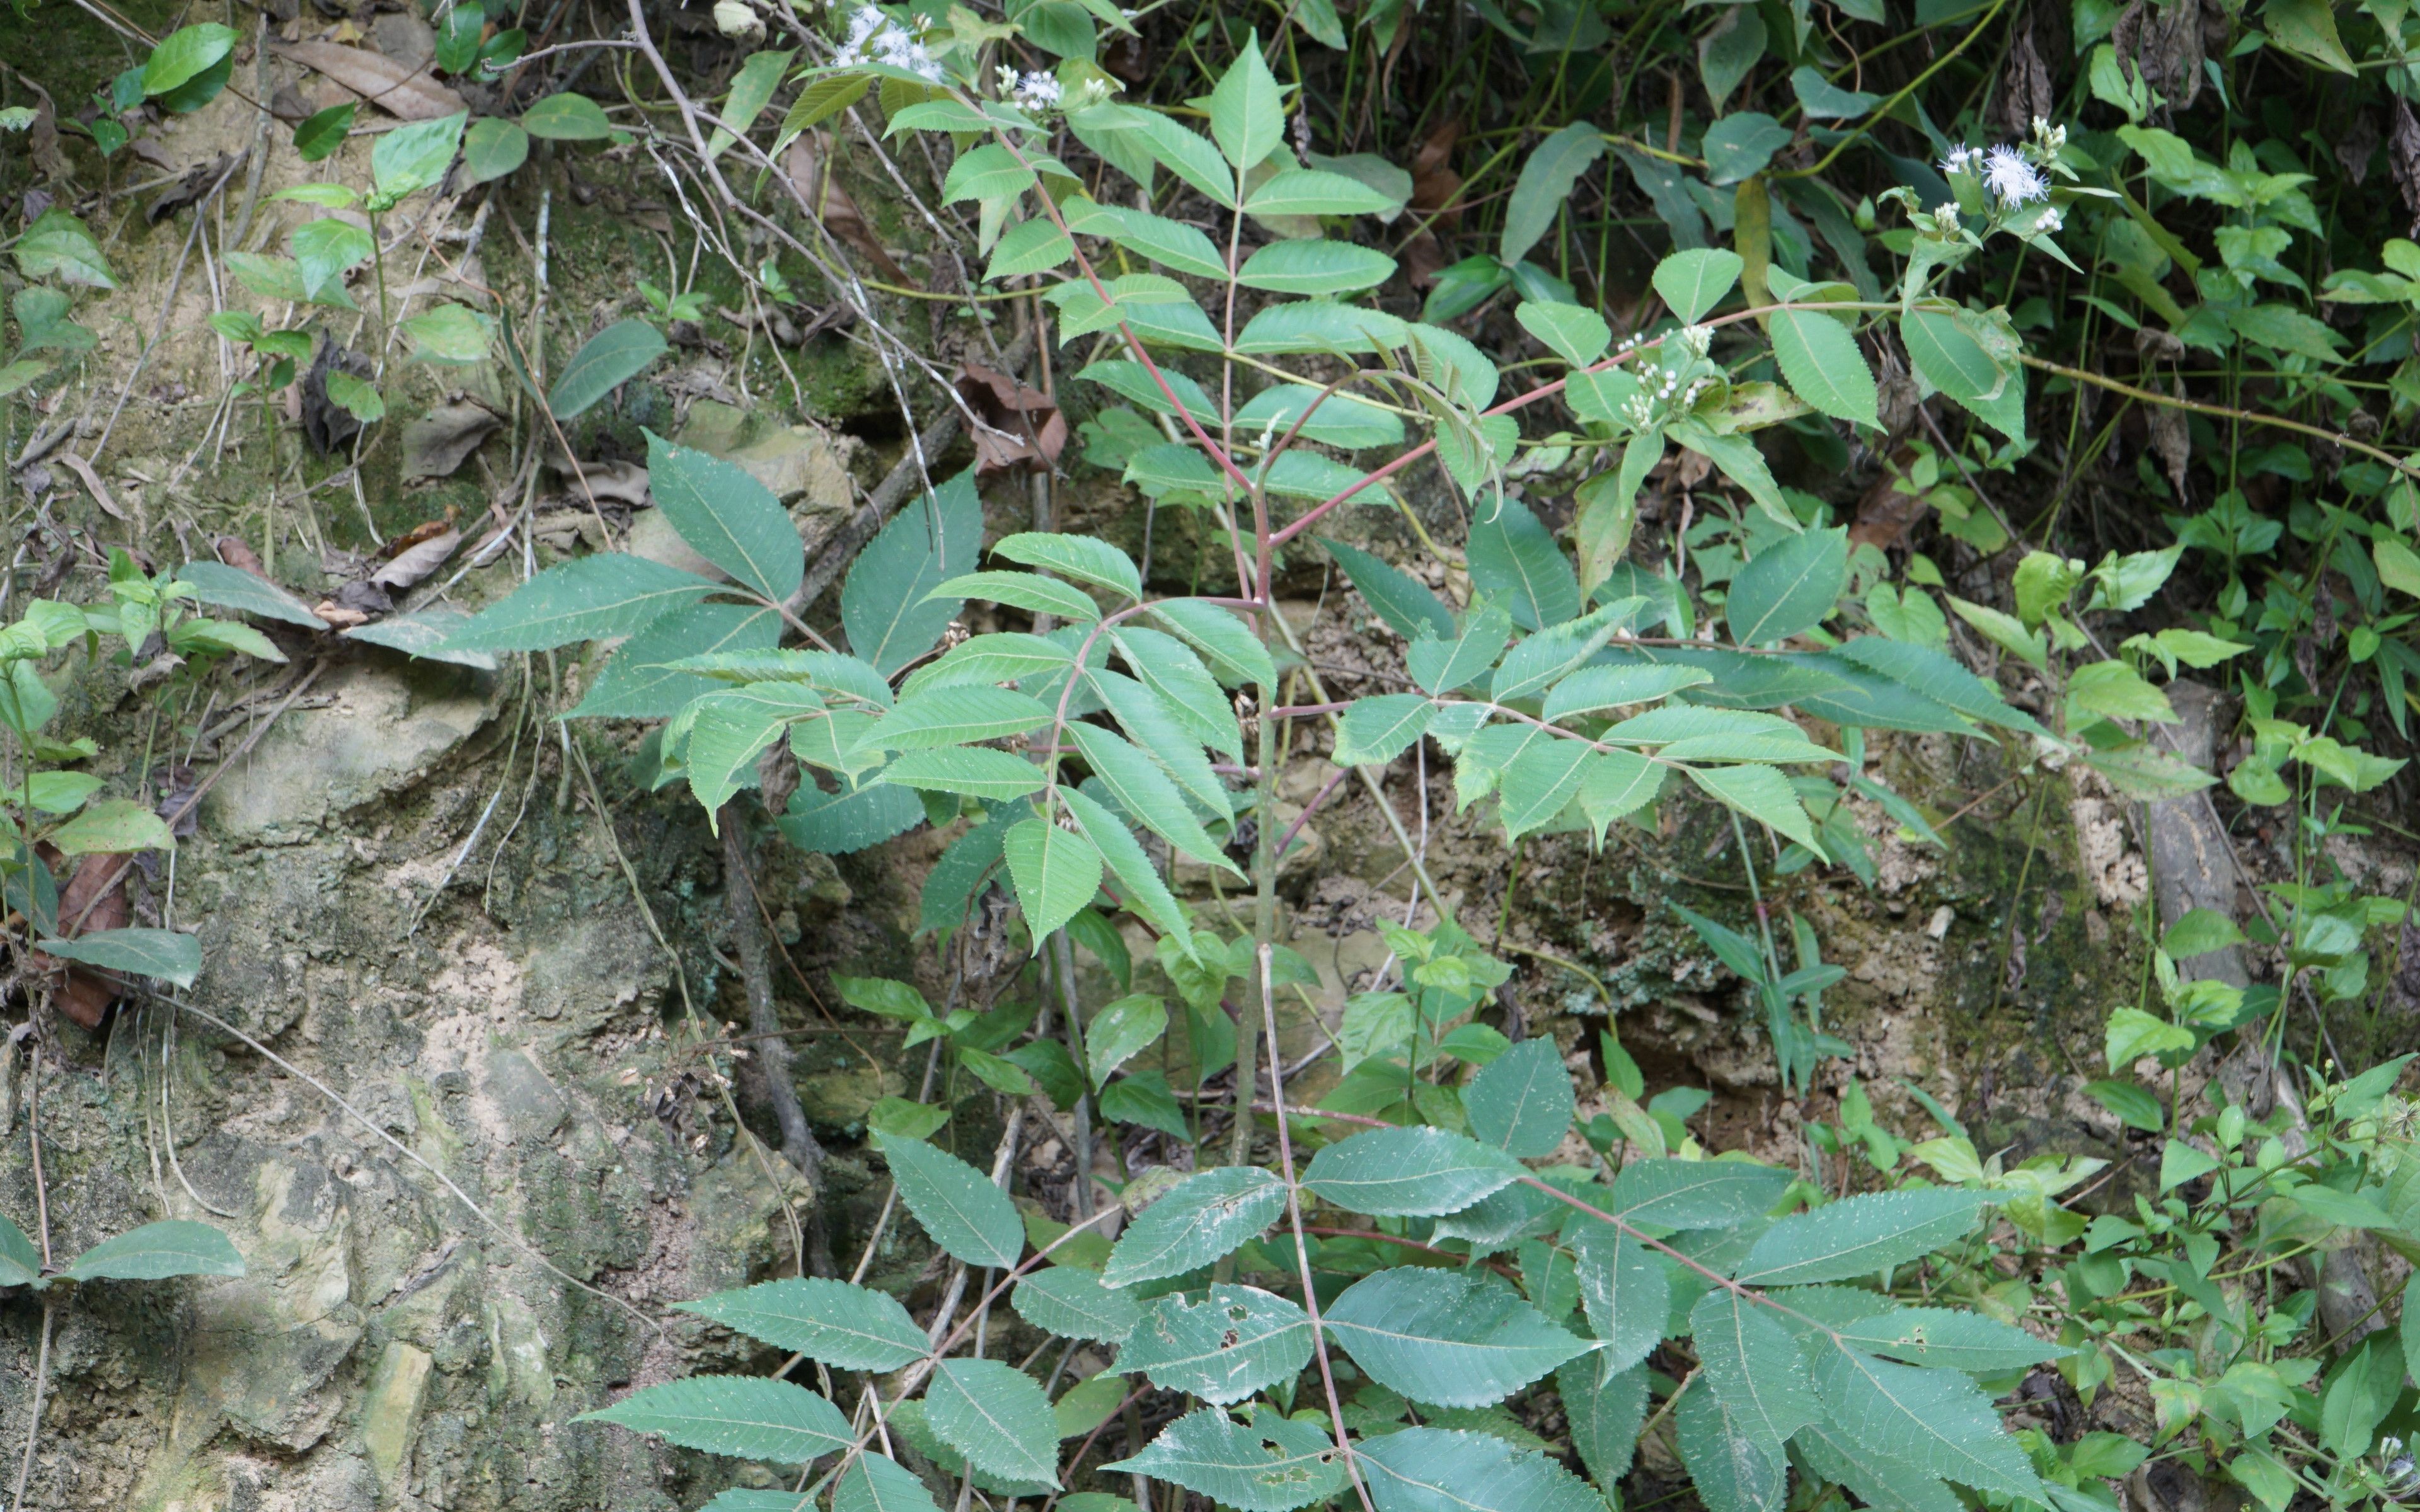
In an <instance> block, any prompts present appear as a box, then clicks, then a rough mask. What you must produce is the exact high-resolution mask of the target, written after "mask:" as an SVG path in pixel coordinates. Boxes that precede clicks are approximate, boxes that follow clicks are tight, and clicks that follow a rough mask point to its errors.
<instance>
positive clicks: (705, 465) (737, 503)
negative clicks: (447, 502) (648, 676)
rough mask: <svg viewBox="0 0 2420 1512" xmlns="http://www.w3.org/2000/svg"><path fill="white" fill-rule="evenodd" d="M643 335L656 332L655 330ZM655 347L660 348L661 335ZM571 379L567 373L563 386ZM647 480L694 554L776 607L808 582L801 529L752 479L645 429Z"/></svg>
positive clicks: (743, 471) (732, 465) (740, 469)
mask: <svg viewBox="0 0 2420 1512" xmlns="http://www.w3.org/2000/svg"><path fill="white" fill-rule="evenodd" d="M624 324H628V325H635V324H639V322H636V321H626V322H624ZM646 330H647V332H648V333H649V334H650V335H653V334H654V332H655V328H654V327H652V326H649V327H647V328H646ZM597 339H598V340H600V341H601V340H602V339H604V338H603V337H602V336H599V337H598V338H597ZM595 344H596V343H594V342H591V343H590V345H591V346H594V345H595ZM657 344H658V347H659V349H660V348H661V346H662V338H661V337H657ZM569 378H570V375H569V374H568V373H566V375H565V380H566V381H568V380H569ZM560 387H561V385H560V384H558V385H557V388H558V389H560ZM647 480H648V491H649V493H650V494H651V495H652V496H653V497H654V499H655V501H656V507H657V508H658V509H659V510H661V511H663V514H664V517H665V518H666V519H668V520H670V521H671V522H672V525H673V529H675V530H676V531H678V532H680V537H681V539H682V540H683V541H686V542H688V543H689V545H690V547H691V548H694V549H695V550H696V552H697V553H698V555H700V556H702V557H704V558H706V560H707V561H708V562H711V563H714V564H715V565H716V566H718V567H721V569H722V570H723V571H725V572H727V573H729V574H731V576H732V577H734V578H736V579H738V580H739V581H741V582H743V583H746V584H747V585H748V586H749V587H751V588H752V589H754V590H756V592H758V593H759V594H764V595H765V596H766V597H767V598H768V599H771V600H772V601H773V602H775V603H780V602H782V601H783V600H784V599H787V598H788V597H789V596H790V595H791V594H794V593H796V592H798V589H799V581H800V579H803V578H804V577H805V576H806V553H805V550H804V548H802V547H801V546H800V545H799V528H798V527H797V526H796V525H794V524H792V523H791V522H790V515H789V511H787V510H785V509H783V507H782V501H780V500H778V499H776V498H774V497H773V491H772V490H771V489H769V488H768V487H766V486H764V485H763V484H761V483H759V482H757V481H756V476H755V474H754V473H752V472H750V471H748V470H747V469H746V468H743V467H741V466H739V465H738V464H737V463H736V462H725V461H723V460H722V459H721V458H720V457H716V456H709V455H706V453H704V452H696V451H691V450H690V449H689V448H688V447H685V446H675V445H673V444H672V443H671V442H669V441H667V440H664V439H663V438H662V437H660V436H658V435H657V434H656V433H655V432H653V431H649V432H648V433H647Z"/></svg>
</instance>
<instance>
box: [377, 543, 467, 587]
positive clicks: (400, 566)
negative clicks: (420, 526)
mask: <svg viewBox="0 0 2420 1512" xmlns="http://www.w3.org/2000/svg"><path fill="white" fill-rule="evenodd" d="M461 544H462V532H460V531H456V530H448V531H446V532H443V533H442V534H438V535H432V536H430V537H428V538H427V540H424V541H421V542H418V543H416V544H414V545H412V546H409V547H406V548H404V549H402V550H400V551H398V552H396V554H395V559H394V560H393V561H391V562H389V563H387V564H386V565H385V566H383V567H380V569H379V570H378V571H376V572H374V573H371V574H370V581H371V582H373V583H376V584H377V585H378V586H379V587H380V588H384V589H387V590H389V591H390V592H393V593H398V594H399V593H401V592H403V591H404V590H405V589H407V588H410V587H411V586H413V585H414V584H416V583H418V582H419V581H420V580H421V579H424V578H426V577H427V576H428V575H429V574H430V573H432V572H435V571H436V570H437V569H438V568H440V567H442V566H443V565H444V564H445V563H446V560H447V559H448V558H450V557H452V556H453V555H454V551H455V548H457V547H459V546H460V545H461Z"/></svg>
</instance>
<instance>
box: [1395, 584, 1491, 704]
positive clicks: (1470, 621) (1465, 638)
mask: <svg viewBox="0 0 2420 1512" xmlns="http://www.w3.org/2000/svg"><path fill="white" fill-rule="evenodd" d="M1511 637H1512V615H1511V614H1510V613H1509V612H1508V611H1507V610H1506V609H1505V608H1504V606H1503V605H1501V604H1496V603H1490V604H1486V605H1484V606H1482V607H1481V609H1479V610H1478V611H1477V612H1476V613H1473V614H1469V615H1466V616H1465V618H1464V620H1463V625H1462V633H1461V634H1460V635H1457V636H1455V637H1454V638H1453V639H1452V640H1428V639H1425V638H1423V639H1421V640H1415V641H1413V642H1412V644H1411V647H1410V649H1409V650H1408V651H1407V652H1406V653H1405V654H1404V670H1405V671H1409V672H1410V673H1411V674H1412V681H1413V682H1415V683H1418V684H1419V686H1420V687H1425V688H1427V689H1428V690H1429V691H1430V692H1432V693H1450V692H1453V691H1454V690H1455V689H1457V688H1462V687H1469V686H1470V685H1471V684H1472V683H1475V682H1477V681H1478V680H1479V678H1480V676H1481V674H1482V673H1483V672H1485V671H1487V669H1489V668H1490V667H1493V666H1495V665H1496V658H1497V657H1498V656H1502V655H1503V654H1504V643H1505V641H1506V640H1509V639H1511ZM1388 696H1389V697H1392V696H1394V695H1388Z"/></svg>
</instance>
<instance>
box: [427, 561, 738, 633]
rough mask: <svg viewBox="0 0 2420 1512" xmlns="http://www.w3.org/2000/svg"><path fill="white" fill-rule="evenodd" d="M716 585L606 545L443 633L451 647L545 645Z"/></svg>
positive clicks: (613, 627)
mask: <svg viewBox="0 0 2420 1512" xmlns="http://www.w3.org/2000/svg"><path fill="white" fill-rule="evenodd" d="M716 587H717V585H716V584H715V583H713V582H712V581H710V580H708V579H704V578H700V577H698V576H696V575H695V574H693V573H687V572H683V571H681V570H680V569H679V568H678V567H667V566H664V565H663V564H662V563H656V562H650V561H648V560H647V559H646V558H644V557H634V556H630V555H628V554H627V553H625V552H620V551H609V552H604V553H602V554H600V555H597V556H592V557H582V558H579V559H578V560H577V561H572V562H566V563H559V564H557V565H555V566H551V567H549V568H547V569H546V570H545V571H544V572H541V573H539V574H538V575H537V576H536V577H535V578H532V579H530V580H529V581H527V582H525V583H523V584H521V586H520V587H519V588H517V589H515V590H514V591H513V592H512V593H511V594H509V595H508V596H506V597H505V598H504V600H503V601H502V602H501V603H496V604H490V605H489V606H488V607H487V608H486V609H481V610H480V611H479V612H478V613H476V614H474V615H473V616H471V618H470V620H469V621H468V622H467V623H465V624H464V625H463V626H462V627H461V628H460V629H459V630H457V631H456V632H455V633H454V634H453V635H452V636H451V637H449V638H448V639H447V640H446V641H445V649H447V650H452V651H548V650H551V649H553V648H554V647H556V646H565V645H569V644H570V643H572V642H573V641H575V640H605V639H608V638H610V637H613V636H620V635H628V634H630V633H631V632H632V631H634V630H637V629H639V628H640V627H641V626H643V625H647V624H648V623H650V622H652V621H653V620H654V619H655V618H656V617H657V616H658V615H659V614H663V613H666V612H668V611H670V610H672V609H681V608H684V607H686V606H688V605H690V604H693V603H696V602H697V601H698V600H699V599H701V598H704V597H705V596H706V594H710V593H713V592H714V591H715V589H716Z"/></svg>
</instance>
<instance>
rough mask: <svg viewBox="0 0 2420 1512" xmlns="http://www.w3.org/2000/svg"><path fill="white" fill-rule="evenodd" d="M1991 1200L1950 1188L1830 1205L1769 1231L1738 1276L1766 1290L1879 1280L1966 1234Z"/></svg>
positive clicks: (1867, 1196) (1869, 1196)
mask: <svg viewBox="0 0 2420 1512" xmlns="http://www.w3.org/2000/svg"><path fill="white" fill-rule="evenodd" d="M1989 1200H1990V1196H1989V1195H1988V1194H1986V1193H1981V1192H1966V1191H1961V1190H1959V1189H1957V1188H1954V1187H1946V1188H1934V1189H1931V1190H1917V1191H1906V1192H1869V1193H1867V1194H1865V1195H1864V1196H1854V1197H1847V1198H1844V1199H1842V1200H1841V1201H1838V1202H1832V1203H1826V1204H1825V1205H1824V1206H1823V1207H1821V1208H1817V1209H1815V1210H1814V1211H1811V1212H1800V1213H1792V1215H1791V1216H1789V1217H1787V1218H1784V1219H1782V1220H1781V1221H1780V1222H1779V1223H1776V1224H1775V1225H1774V1226H1773V1227H1771V1228H1769V1229H1767V1230H1765V1233H1764V1237H1763V1238H1761V1239H1760V1240H1758V1241H1757V1242H1756V1246H1755V1247H1754V1248H1753V1249H1751V1250H1749V1251H1748V1254H1747V1258H1746V1259H1745V1260H1744V1261H1742V1262H1741V1264H1740V1268H1739V1270H1738V1271H1737V1272H1735V1273H1734V1275H1735V1277H1736V1278H1737V1279H1738V1280H1741V1281H1744V1282H1747V1283H1749V1284H1751V1285H1755V1286H1760V1287H1775V1286H1792V1285H1803V1284H1805V1283H1807V1282H1814V1281H1841V1280H1846V1279H1848V1278H1850V1277H1852V1276H1862V1275H1872V1274H1874V1273H1876V1272H1879V1271H1881V1270H1883V1269H1884V1268H1885V1267H1887V1266H1893V1265H1900V1264H1902V1263H1904V1262H1906V1261H1908V1260H1912V1259H1915V1258H1916V1257H1919V1256H1923V1255H1929V1254H1931V1252H1932V1251H1934V1250H1936V1249H1939V1248H1940V1247H1941V1246H1942V1245H1944V1244H1947V1243H1948V1242H1950V1241H1951V1240H1954V1239H1956V1238H1958V1237H1959V1236H1961V1235H1962V1234H1964V1233H1965V1232H1966V1231H1967V1230H1969V1229H1971V1228H1973V1227H1975V1218H1976V1214H1977V1213H1978V1211H1980V1210H1981V1209H1982V1207H1983V1205H1984V1204H1985V1203H1986V1202H1988V1201H1989Z"/></svg>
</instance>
